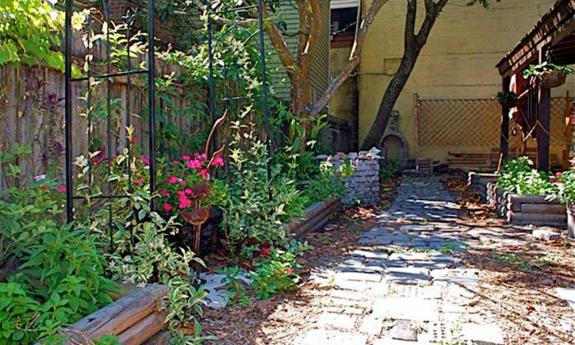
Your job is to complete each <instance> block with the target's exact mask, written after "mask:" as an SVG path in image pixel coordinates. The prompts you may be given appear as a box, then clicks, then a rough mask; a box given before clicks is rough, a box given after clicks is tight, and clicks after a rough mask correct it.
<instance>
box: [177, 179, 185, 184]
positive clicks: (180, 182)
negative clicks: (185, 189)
mask: <svg viewBox="0 0 575 345" xmlns="http://www.w3.org/2000/svg"><path fill="white" fill-rule="evenodd" d="M178 183H179V184H181V185H182V186H185V185H186V181H185V180H182V179H181V178H179V179H178Z"/></svg>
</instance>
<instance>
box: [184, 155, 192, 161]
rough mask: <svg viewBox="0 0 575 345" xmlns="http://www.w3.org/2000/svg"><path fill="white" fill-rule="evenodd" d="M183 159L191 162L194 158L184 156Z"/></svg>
mask: <svg viewBox="0 0 575 345" xmlns="http://www.w3.org/2000/svg"><path fill="white" fill-rule="evenodd" d="M182 159H183V160H185V161H189V160H190V159H192V157H190V156H188V155H183V156H182Z"/></svg>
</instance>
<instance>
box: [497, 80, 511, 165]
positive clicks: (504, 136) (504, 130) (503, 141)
mask: <svg viewBox="0 0 575 345" xmlns="http://www.w3.org/2000/svg"><path fill="white" fill-rule="evenodd" d="M509 84H510V78H509V77H503V82H502V86H503V92H509V91H510V90H509ZM508 156H509V107H508V106H507V104H502V105H501V131H500V136H499V161H500V162H502V161H503V162H504V161H506V160H507V157H508Z"/></svg>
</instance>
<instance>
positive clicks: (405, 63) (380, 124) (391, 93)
mask: <svg viewBox="0 0 575 345" xmlns="http://www.w3.org/2000/svg"><path fill="white" fill-rule="evenodd" d="M417 55H418V54H415V52H413V56H410V57H407V56H405V55H404V56H403V58H402V59H401V64H400V65H399V69H398V70H397V72H396V73H395V75H394V76H393V78H392V79H391V81H390V82H389V85H388V86H387V89H386V90H385V94H384V95H383V100H382V101H381V104H380V105H379V109H378V111H377V115H376V117H375V120H374V121H373V124H372V125H371V128H370V130H369V133H368V134H367V137H366V138H365V140H364V142H363V145H362V149H364V150H369V149H370V148H372V147H374V146H379V144H380V142H379V141H380V140H381V137H382V135H383V132H384V131H385V128H386V127H387V123H388V121H389V117H390V115H391V111H392V110H393V107H394V106H395V103H396V102H397V99H398V98H399V95H400V94H401V91H402V90H403V88H404V87H405V84H406V83H407V81H408V80H409V76H410V75H411V72H412V71H413V67H415V61H416V59H417Z"/></svg>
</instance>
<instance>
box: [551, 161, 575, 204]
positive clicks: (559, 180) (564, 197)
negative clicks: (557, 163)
mask: <svg viewBox="0 0 575 345" xmlns="http://www.w3.org/2000/svg"><path fill="white" fill-rule="evenodd" d="M551 180H552V181H553V182H554V184H553V185H554V186H555V189H554V190H553V191H552V192H551V193H549V198H550V199H559V200H560V201H561V202H562V203H564V204H569V205H573V204H574V203H575V167H571V169H569V170H566V171H564V172H562V173H557V174H556V175H555V176H552V177H551Z"/></svg>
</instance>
